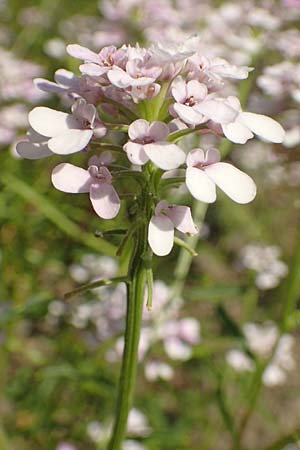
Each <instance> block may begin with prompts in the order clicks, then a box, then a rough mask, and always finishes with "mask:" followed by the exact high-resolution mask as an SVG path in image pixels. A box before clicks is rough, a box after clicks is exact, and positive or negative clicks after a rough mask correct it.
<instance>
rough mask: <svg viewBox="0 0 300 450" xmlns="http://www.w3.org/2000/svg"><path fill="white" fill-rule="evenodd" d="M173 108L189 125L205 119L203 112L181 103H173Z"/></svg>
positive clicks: (197, 123)
mask: <svg viewBox="0 0 300 450" xmlns="http://www.w3.org/2000/svg"><path fill="white" fill-rule="evenodd" d="M173 108H174V110H175V112H176V114H177V115H178V117H180V119H181V120H183V121H184V122H186V123H188V124H190V125H199V124H200V123H202V122H203V121H205V119H204V117H203V114H202V113H200V112H199V113H198V112H197V111H195V109H194V108H192V107H191V106H186V105H182V104H181V103H174V105H173Z"/></svg>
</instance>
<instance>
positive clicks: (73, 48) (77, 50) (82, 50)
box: [67, 44, 100, 63]
mask: <svg viewBox="0 0 300 450" xmlns="http://www.w3.org/2000/svg"><path fill="white" fill-rule="evenodd" d="M67 53H68V54H69V55H70V56H73V58H77V59H82V60H83V61H88V62H96V63H97V62H99V61H100V58H99V55H97V53H95V52H92V51H91V50H89V49H88V48H86V47H82V45H78V44H70V45H67Z"/></svg>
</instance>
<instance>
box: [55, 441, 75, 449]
mask: <svg viewBox="0 0 300 450" xmlns="http://www.w3.org/2000/svg"><path fill="white" fill-rule="evenodd" d="M56 450H76V447H74V445H72V444H69V443H68V442H61V443H60V444H58V446H57V447H56Z"/></svg>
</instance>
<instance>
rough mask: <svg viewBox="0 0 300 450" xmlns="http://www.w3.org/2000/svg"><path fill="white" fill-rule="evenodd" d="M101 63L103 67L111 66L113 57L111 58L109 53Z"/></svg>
mask: <svg viewBox="0 0 300 450" xmlns="http://www.w3.org/2000/svg"><path fill="white" fill-rule="evenodd" d="M103 65H104V66H105V67H111V66H113V65H114V59H113V57H112V56H111V55H109V56H108V58H107V59H105V60H104V62H103Z"/></svg>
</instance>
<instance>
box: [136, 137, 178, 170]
mask: <svg viewBox="0 0 300 450" xmlns="http://www.w3.org/2000/svg"><path fill="white" fill-rule="evenodd" d="M144 150H145V153H146V155H147V156H148V158H149V159H151V161H152V162H153V163H154V164H155V165H156V166H157V167H159V168H160V169H163V170H171V169H177V167H179V166H181V164H183V163H184V161H185V153H184V151H183V150H182V149H181V148H180V147H178V145H176V144H170V143H168V142H153V144H146V145H144Z"/></svg>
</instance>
